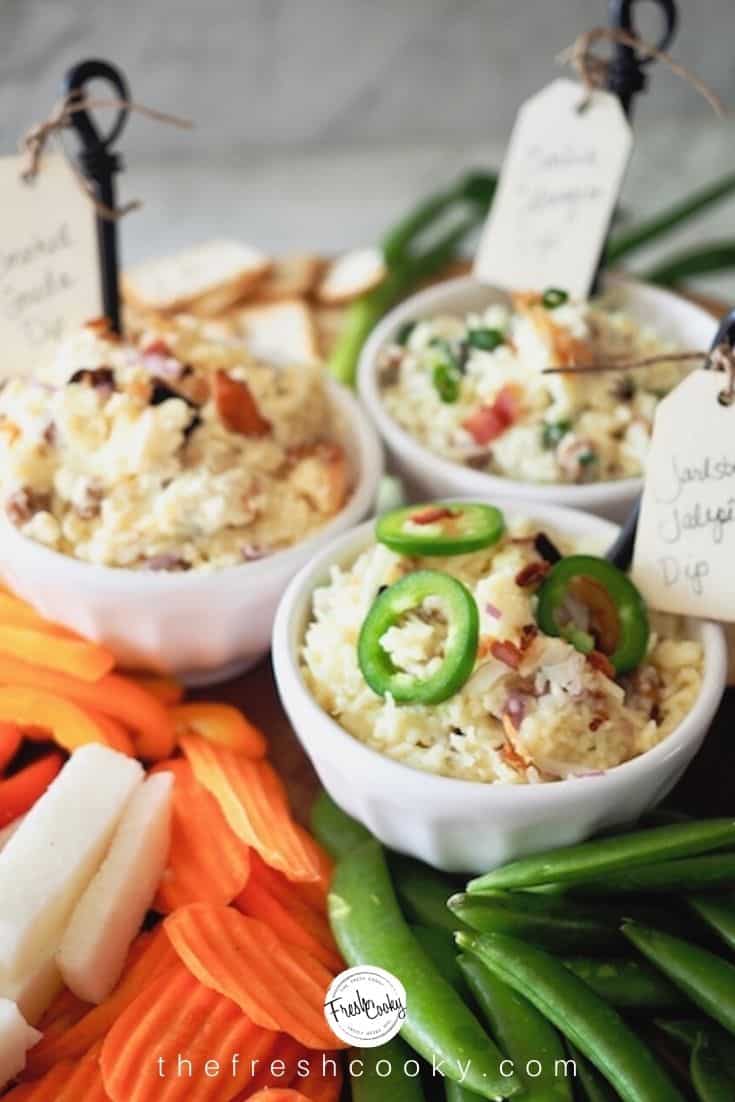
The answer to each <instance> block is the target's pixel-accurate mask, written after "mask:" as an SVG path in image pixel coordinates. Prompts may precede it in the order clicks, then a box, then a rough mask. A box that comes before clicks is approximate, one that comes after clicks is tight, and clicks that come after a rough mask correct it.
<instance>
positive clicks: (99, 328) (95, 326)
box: [84, 317, 122, 344]
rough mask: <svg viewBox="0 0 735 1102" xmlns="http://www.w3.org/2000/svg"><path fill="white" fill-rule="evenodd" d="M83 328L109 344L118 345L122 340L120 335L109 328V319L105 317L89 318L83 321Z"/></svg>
mask: <svg viewBox="0 0 735 1102" xmlns="http://www.w3.org/2000/svg"><path fill="white" fill-rule="evenodd" d="M84 328H85V329H91V330H92V332H93V333H96V334H97V336H98V337H100V339H101V340H105V341H109V342H110V344H119V343H120V341H121V340H122V337H121V336H120V334H119V333H115V332H114V330H112V329H111V328H110V319H109V318H107V317H101V318H90V319H89V320H88V321H85V323H84Z"/></svg>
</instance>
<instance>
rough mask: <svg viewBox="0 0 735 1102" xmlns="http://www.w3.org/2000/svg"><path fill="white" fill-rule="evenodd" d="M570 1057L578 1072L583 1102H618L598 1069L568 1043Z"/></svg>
mask: <svg viewBox="0 0 735 1102" xmlns="http://www.w3.org/2000/svg"><path fill="white" fill-rule="evenodd" d="M567 1048H568V1049H569V1055H570V1056H571V1058H572V1059H573V1060H574V1065H575V1068H576V1070H577V1082H578V1083H579V1084H581V1091H580V1093H581V1094H582V1100H581V1102H617V1095H616V1093H615V1091H614V1090H613V1089H612V1087H611V1086H610V1084H609V1083H608V1081H607V1080H606V1079H603V1078H602V1076H601V1075H600V1073H599V1071H598V1070H597V1068H595V1067H593V1066H592V1064H591V1063H590V1062H589V1060H586V1059H585V1058H584V1056H583V1055H582V1053H581V1052H580V1051H579V1050H578V1049H576V1048H575V1047H574V1045H573V1044H571V1043H570V1042H569V1041H567Z"/></svg>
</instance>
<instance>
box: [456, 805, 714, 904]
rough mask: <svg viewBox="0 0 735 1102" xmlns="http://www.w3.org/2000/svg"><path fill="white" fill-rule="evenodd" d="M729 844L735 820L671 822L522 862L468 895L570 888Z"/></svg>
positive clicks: (474, 885) (489, 876) (478, 883)
mask: <svg viewBox="0 0 735 1102" xmlns="http://www.w3.org/2000/svg"><path fill="white" fill-rule="evenodd" d="M728 845H735V819H710V820H702V821H699V822H689V823H671V824H669V825H667V826H662V827H652V828H650V829H648V830H637V831H634V832H632V833H631V834H623V835H619V836H616V837H612V838H596V839H593V840H592V841H590V842H582V843H580V844H579V845H576V846H566V847H564V848H562V849H554V850H550V851H549V852H547V853H541V854H537V855H536V856H534V857H524V858H521V860H519V861H513V862H511V864H509V865H502V866H501V867H500V868H498V869H494V870H493V871H492V872H489V873H486V874H485V875H484V876H480V877H477V878H476V879H475V880H471V881H470V883H469V884H468V891H471V892H482V891H490V890H492V889H495V888H526V887H529V886H532V885H536V884H563V883H565V884H568V883H572V882H575V881H577V880H580V879H584V878H587V877H603V876H606V875H607V874H608V873H612V872H619V871H620V870H628V869H632V868H634V867H636V866H639V865H649V864H651V863H652V862H659V861H667V860H673V859H674V858H677V857H690V856H693V855H694V854H699V853H706V852H708V851H709V850H715V849H722V848H724V847H725V846H728Z"/></svg>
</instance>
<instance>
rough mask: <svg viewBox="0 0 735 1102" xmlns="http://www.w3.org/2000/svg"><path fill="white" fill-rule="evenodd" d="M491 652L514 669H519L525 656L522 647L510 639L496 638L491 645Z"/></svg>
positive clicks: (499, 660) (494, 656)
mask: <svg viewBox="0 0 735 1102" xmlns="http://www.w3.org/2000/svg"><path fill="white" fill-rule="evenodd" d="M490 653H491V654H492V656H493V658H497V660H498V662H504V663H505V665H506V666H510V668H511V669H512V670H517V669H518V667H519V666H520V664H521V659H522V657H523V655H522V653H521V651H520V649H519V648H518V647H517V646H516V645H515V643H512V642H511V641H510V639H495V640H493V643H492V645H491V647H490Z"/></svg>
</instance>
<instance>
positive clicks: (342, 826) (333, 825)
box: [310, 792, 372, 857]
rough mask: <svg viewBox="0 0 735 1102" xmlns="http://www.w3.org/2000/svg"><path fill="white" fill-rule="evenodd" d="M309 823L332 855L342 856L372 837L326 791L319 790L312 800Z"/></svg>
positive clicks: (312, 830)
mask: <svg viewBox="0 0 735 1102" xmlns="http://www.w3.org/2000/svg"><path fill="white" fill-rule="evenodd" d="M310 825H311V832H312V834H313V835H314V837H315V838H316V839H317V841H318V842H321V844H322V845H323V846H324V848H325V849H326V850H327V851H328V852H329V853H331V855H332V857H343V856H344V854H345V853H349V852H350V850H351V849H354V848H355V847H356V846H360V845H362V844H363V843H364V842H367V841H368V840H369V839H370V838H371V837H372V835H371V834H370V831H369V830H366V829H365V827H364V826H363V825H362V823H358V822H357V820H356V819H351V818H350V816H349V815H348V814H347V812H345V811H343V810H342V808H341V807H338V806H337V804H336V803H335V802H334V800H333V799H332V797H331V796H329V795H328V794H327V793H326V792H320V793H319V795H318V796H317V798H316V800H315V801H314V804H313V806H312V809H311V817H310Z"/></svg>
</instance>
